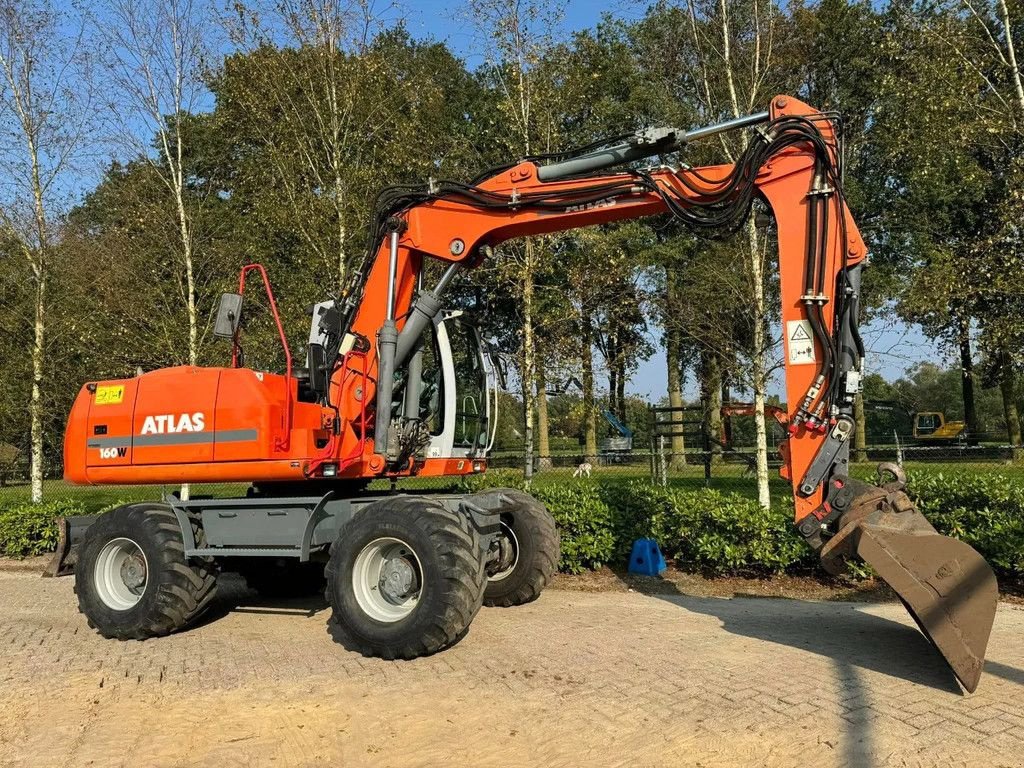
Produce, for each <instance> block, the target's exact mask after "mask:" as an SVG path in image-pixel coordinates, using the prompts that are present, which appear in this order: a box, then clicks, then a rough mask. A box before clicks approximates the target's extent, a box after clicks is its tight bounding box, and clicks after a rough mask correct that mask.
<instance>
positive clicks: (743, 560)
mask: <svg viewBox="0 0 1024 768" xmlns="http://www.w3.org/2000/svg"><path fill="white" fill-rule="evenodd" d="M674 501H675V514H674V515H673V516H672V517H670V518H669V519H668V520H667V521H666V525H665V531H664V546H665V548H666V549H667V551H668V552H669V553H670V554H672V555H673V556H674V557H675V558H676V559H677V560H679V561H680V562H681V563H684V564H687V565H690V566H693V567H698V568H700V569H702V570H706V571H711V572H713V573H729V572H737V571H757V572H772V573H777V572H781V571H784V570H786V569H787V568H790V567H792V566H794V565H796V564H798V563H800V562H801V561H803V560H804V558H805V557H806V554H807V551H808V550H807V546H806V544H804V542H803V541H802V540H801V539H800V537H799V536H798V535H797V533H796V531H795V530H794V528H793V518H792V513H791V512H790V511H789V508H788V505H785V504H776V505H775V506H774V507H773V508H772V509H771V510H770V511H766V510H764V509H762V508H761V506H760V505H759V504H758V503H757V502H756V501H755V500H753V499H750V498H747V497H745V496H740V495H738V494H735V493H720V492H718V491H715V490H710V489H708V490H702V491H689V492H677V493H676V494H675V500H674Z"/></svg>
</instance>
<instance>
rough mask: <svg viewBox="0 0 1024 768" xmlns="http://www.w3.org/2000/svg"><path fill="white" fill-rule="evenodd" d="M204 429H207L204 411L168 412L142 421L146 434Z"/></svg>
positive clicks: (200, 430) (143, 431)
mask: <svg viewBox="0 0 1024 768" xmlns="http://www.w3.org/2000/svg"><path fill="white" fill-rule="evenodd" d="M204 429H206V416H205V415H204V414H202V413H181V414H174V413H168V414H160V415H159V416H147V417H146V420H145V421H144V422H143V423H142V434H144V435H164V434H170V433H174V432H202V431H203V430H204Z"/></svg>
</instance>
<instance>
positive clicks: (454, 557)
mask: <svg viewBox="0 0 1024 768" xmlns="http://www.w3.org/2000/svg"><path fill="white" fill-rule="evenodd" d="M485 582H486V576H485V574H484V551H483V548H482V546H481V543H480V536H479V534H478V533H477V531H476V529H475V528H474V527H473V525H472V524H471V523H470V521H469V520H468V519H467V517H466V516H465V515H462V514H459V513H457V512H452V511H451V510H449V509H447V508H446V507H444V506H443V505H442V504H439V503H438V502H436V501H431V500H429V499H424V498H419V497H409V496H399V497H395V498H389V499H384V500H382V501H379V502H376V503H374V504H371V505H369V506H367V507H365V508H364V509H363V510H361V511H360V512H359V513H358V514H356V516H355V517H353V518H352V519H351V520H350V521H349V522H347V523H346V524H345V525H344V526H342V529H341V531H340V532H339V533H338V538H337V540H336V541H335V542H334V545H333V546H332V547H331V559H330V561H329V563H328V565H327V600H328V601H329V602H330V604H331V608H332V610H333V615H332V616H331V620H330V629H331V634H332V636H334V638H335V639H336V640H337V641H338V642H340V643H341V644H342V645H344V646H345V647H346V648H349V649H351V650H355V651H358V652H359V653H361V654H363V655H364V656H379V657H381V658H385V659H397V658H401V659H413V658H416V657H417V656H425V655H427V654H431V653H435V652H437V651H439V650H441V649H443V648H446V647H448V646H450V645H452V644H453V643H455V642H456V641H457V640H459V639H460V638H461V637H462V636H463V635H465V634H466V631H467V630H468V629H469V624H470V622H471V621H472V620H473V617H474V616H476V614H477V611H479V610H480V606H481V604H482V602H483V595H484V585H485Z"/></svg>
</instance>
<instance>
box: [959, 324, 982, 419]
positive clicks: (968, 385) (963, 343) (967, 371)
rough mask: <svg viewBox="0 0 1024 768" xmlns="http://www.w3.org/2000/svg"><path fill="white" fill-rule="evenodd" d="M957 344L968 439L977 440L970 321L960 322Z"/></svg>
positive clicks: (976, 412) (976, 410)
mask: <svg viewBox="0 0 1024 768" xmlns="http://www.w3.org/2000/svg"><path fill="white" fill-rule="evenodd" d="M958 325H959V327H958V329H957V331H958V333H957V344H958V345H959V347H960V387H961V389H960V391H961V394H962V396H963V401H964V421H965V422H966V423H967V435H968V437H971V438H975V439H977V437H978V435H979V434H980V433H981V429H980V428H979V427H978V409H977V408H976V407H975V405H974V356H973V355H972V354H971V333H970V331H971V328H970V321H969V320H967V319H965V318H960V319H959V320H958Z"/></svg>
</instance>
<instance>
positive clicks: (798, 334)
mask: <svg viewBox="0 0 1024 768" xmlns="http://www.w3.org/2000/svg"><path fill="white" fill-rule="evenodd" d="M810 338H811V337H810V336H808V335H807V331H806V330H805V329H804V326H803V323H800V324H798V325H797V327H796V329H795V330H794V331H793V335H792V336H790V337H789V340H790V341H809V340H810Z"/></svg>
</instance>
